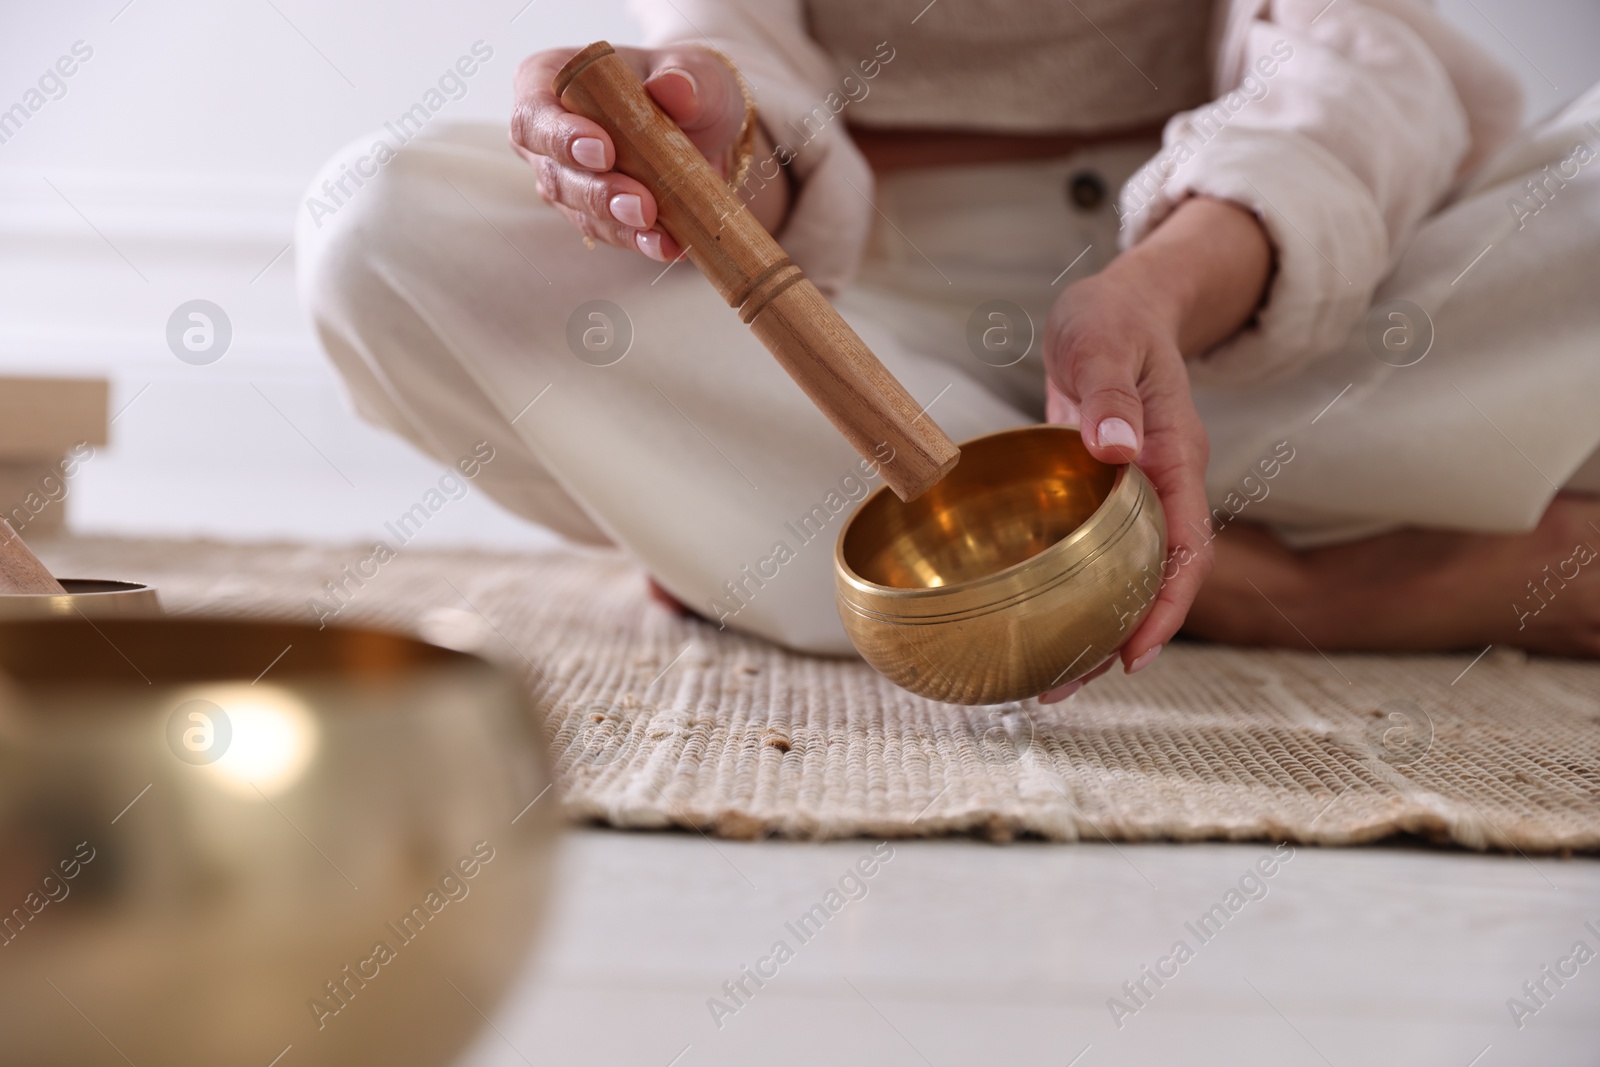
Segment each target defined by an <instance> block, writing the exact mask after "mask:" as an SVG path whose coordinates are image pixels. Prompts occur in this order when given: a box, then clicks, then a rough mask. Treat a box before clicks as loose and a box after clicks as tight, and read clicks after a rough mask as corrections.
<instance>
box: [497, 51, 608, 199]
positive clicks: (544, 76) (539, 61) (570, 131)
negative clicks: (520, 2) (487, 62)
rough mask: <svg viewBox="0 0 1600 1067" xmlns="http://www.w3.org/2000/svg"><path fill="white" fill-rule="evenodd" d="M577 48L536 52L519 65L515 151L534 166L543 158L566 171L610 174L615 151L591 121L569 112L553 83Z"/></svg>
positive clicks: (513, 116) (513, 134)
mask: <svg viewBox="0 0 1600 1067" xmlns="http://www.w3.org/2000/svg"><path fill="white" fill-rule="evenodd" d="M576 51H577V50H576V49H560V48H558V49H554V50H551V51H546V52H536V53H534V54H533V55H531V56H529V57H528V58H527V59H524V60H523V61H522V62H521V64H519V65H518V67H517V75H516V79H515V82H514V88H513V102H512V107H511V147H513V148H515V149H516V150H517V153H518V154H519V155H521V156H522V157H523V158H524V159H528V160H529V161H530V162H533V161H535V160H536V158H537V157H540V156H543V157H546V158H549V159H553V160H555V161H556V162H557V163H560V164H562V165H563V166H567V167H574V168H580V169H583V170H590V171H605V170H610V169H611V167H612V166H613V165H614V164H615V163H616V160H617V153H616V148H615V146H613V145H612V143H611V137H610V136H609V135H608V134H607V133H606V131H605V130H603V129H602V128H601V127H600V124H599V123H597V122H595V121H593V120H592V119H586V118H584V117H583V116H582V115H575V114H573V113H572V112H570V111H568V110H567V109H566V108H565V107H564V106H562V103H561V101H560V99H559V98H557V96H556V94H555V92H554V90H552V89H551V83H552V82H554V81H555V76H556V74H557V72H558V71H560V70H561V68H562V66H563V65H564V64H565V63H566V62H567V60H569V59H571V58H572V56H573V55H574V54H575V53H576Z"/></svg>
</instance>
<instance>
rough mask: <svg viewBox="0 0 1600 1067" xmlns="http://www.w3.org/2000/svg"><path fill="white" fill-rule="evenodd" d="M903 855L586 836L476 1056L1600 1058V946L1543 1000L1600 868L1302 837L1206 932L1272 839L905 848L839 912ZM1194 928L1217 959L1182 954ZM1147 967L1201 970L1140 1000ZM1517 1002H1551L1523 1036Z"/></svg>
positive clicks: (720, 1059) (1289, 1066) (1347, 1061)
mask: <svg viewBox="0 0 1600 1067" xmlns="http://www.w3.org/2000/svg"><path fill="white" fill-rule="evenodd" d="M876 844H877V843H876V842H873V841H846V842H835V843H829V844H823V845H812V844H790V843H776V842H765V843H760V844H736V843H731V842H725V841H712V840H708V839H706V838H703V837H701V836H699V835H697V834H693V833H672V834H629V833H616V832H610V831H603V830H583V831H577V832H574V833H572V834H570V835H569V837H568V839H567V841H566V843H565V845H564V848H563V855H562V861H561V869H560V874H559V881H560V889H559V891H558V899H557V904H556V906H555V909H554V911H553V913H552V914H551V916H550V917H549V921H548V923H547V925H546V928H545V935H544V938H543V941H542V944H541V945H540V946H539V948H538V950H537V951H536V952H535V953H533V955H532V956H531V957H530V963H529V969H528V971H527V973H526V974H525V975H524V978H523V980H522V983H521V985H520V986H519V988H517V989H516V990H515V991H514V992H513V993H512V994H511V996H510V997H509V998H508V999H507V1002H506V1003H505V1004H503V1005H502V1006H501V1008H500V1009H499V1010H498V1011H496V1012H495V1013H494V1019H495V1024H494V1028H493V1029H486V1030H485V1031H484V1033H483V1035H482V1037H481V1039H480V1041H479V1042H478V1044H477V1045H476V1046H475V1047H474V1049H473V1050H472V1051H471V1052H470V1053H469V1055H468V1056H467V1057H466V1058H465V1059H464V1060H463V1064H462V1067H518V1065H523V1064H538V1065H540V1067H543V1065H545V1064H582V1065H609V1064H629V1065H643V1067H668V1065H674V1067H695V1065H703V1064H762V1065H786V1064H829V1065H848V1064H873V1065H885V1067H888V1065H899V1064H906V1065H937V1067H948V1065H956V1064H1005V1065H1015V1067H1027V1065H1035V1064H1037V1065H1041V1067H1043V1065H1052V1067H1065V1065H1068V1064H1071V1065H1074V1067H1099V1065H1102V1064H1163V1065H1165V1064H1186V1065H1194V1067H1203V1065H1209V1064H1219V1065H1220V1064H1227V1065H1230V1067H1236V1065H1250V1064H1270V1065H1272V1067H1293V1065H1299V1064H1305V1065H1308V1067H1313V1065H1320V1067H1330V1065H1331V1067H1346V1065H1349V1067H1381V1065H1390V1064H1393V1065H1406V1067H1415V1065H1438V1067H1469V1065H1472V1067H1503V1065H1541V1067H1544V1065H1579V1064H1583V1065H1594V1064H1597V1063H1600V958H1597V959H1596V960H1595V961H1594V962H1590V963H1588V964H1587V965H1583V966H1578V969H1577V974H1576V976H1575V977H1571V978H1568V979H1565V980H1564V981H1565V984H1564V985H1563V986H1561V987H1559V988H1558V987H1557V986H1556V985H1555V983H1554V982H1552V981H1550V980H1549V979H1545V984H1546V988H1547V989H1548V990H1549V991H1550V994H1551V995H1550V996H1549V997H1547V998H1543V999H1544V1005H1543V1006H1542V1007H1540V1006H1539V1005H1538V1004H1537V1003H1536V1002H1534V1001H1532V1000H1531V999H1529V998H1528V997H1527V996H1526V994H1525V993H1524V992H1523V990H1522V984H1523V983H1524V982H1525V981H1528V980H1537V979H1539V978H1541V968H1542V967H1544V966H1545V965H1549V966H1551V967H1552V968H1555V967H1557V966H1558V961H1560V960H1561V959H1562V958H1564V957H1568V956H1569V955H1570V954H1571V953H1572V951H1573V947H1574V943H1575V942H1577V941H1580V940H1581V941H1584V942H1586V943H1587V945H1588V946H1589V948H1590V949H1592V950H1594V951H1595V952H1596V953H1600V936H1597V935H1596V933H1595V932H1594V931H1592V930H1590V929H1588V928H1586V927H1585V922H1589V923H1592V924H1593V925H1594V928H1595V929H1596V930H1600V864H1597V863H1595V862H1594V861H1592V860H1582V859H1575V860H1565V861H1563V860H1558V859H1549V858H1542V857H1541V858H1538V859H1535V860H1531V861H1530V860H1528V859H1526V858H1523V857H1520V856H1516V855H1511V856H1499V855H1495V856H1478V855H1470V854H1464V853H1459V852H1444V851H1425V850H1419V849H1409V848H1392V847H1389V848H1371V849H1353V850H1342V851H1341V850H1328V849H1312V848H1299V849H1295V850H1294V852H1293V855H1292V858H1290V859H1289V860H1288V861H1287V862H1284V863H1282V864H1281V865H1280V866H1278V867H1277V868H1276V870H1275V872H1274V873H1273V874H1272V876H1271V877H1270V878H1265V879H1261V880H1260V882H1256V881H1252V880H1247V881H1246V886H1245V888H1246V889H1247V890H1249V894H1250V896H1253V897H1255V898H1257V899H1253V900H1250V899H1247V898H1245V896H1244V895H1243V894H1241V896H1239V897H1236V898H1234V901H1233V902H1234V903H1235V905H1236V906H1237V911H1236V912H1235V913H1233V914H1232V915H1231V917H1230V918H1228V920H1227V921H1226V923H1225V925H1222V926H1221V929H1220V930H1213V929H1212V928H1210V927H1208V928H1206V930H1205V931H1202V932H1204V933H1206V934H1207V940H1206V941H1205V942H1204V943H1202V941H1201V939H1200V937H1199V936H1197V935H1196V933H1195V932H1194V931H1193V930H1191V929H1190V928H1189V927H1188V926H1186V925H1185V924H1186V923H1188V924H1197V921H1198V919H1199V917H1200V916H1201V915H1202V913H1204V912H1206V911H1207V910H1208V909H1209V908H1210V907H1211V906H1212V905H1213V904H1219V903H1221V904H1224V905H1226V904H1227V903H1229V901H1228V900H1227V893H1228V891H1229V890H1230V889H1232V888H1236V887H1237V885H1238V883H1239V881H1240V878H1241V876H1243V875H1245V874H1246V872H1248V871H1250V870H1251V869H1252V868H1253V867H1254V866H1255V865H1256V863H1257V861H1258V860H1261V859H1262V858H1264V857H1268V856H1271V855H1273V847H1272V846H1270V845H1265V844H1245V845H1209V844H1208V845H1117V846H1111V845H1108V844H1105V843H1103V842H1102V843H1097V844H1082V845H1075V846H1062V845H1045V844H1011V845H1004V846H994V845H987V844H980V843H974V842H965V841H959V842H958V841H945V842H902V843H894V844H893V846H892V847H893V856H892V859H890V860H888V861H887V862H886V863H883V864H881V865H880V866H879V867H878V868H877V869H876V871H875V873H874V874H873V876H872V877H871V878H870V879H865V880H863V884H864V886H865V889H866V892H865V895H862V894H861V890H860V889H859V888H857V887H856V884H855V883H847V885H846V887H845V888H846V889H848V890H851V894H852V895H854V896H856V897H858V898H859V899H854V900H848V899H846V898H845V896H844V894H841V896H840V897H839V898H836V899H835V900H834V901H828V900H827V899H826V898H825V894H826V893H827V892H828V890H829V889H830V888H836V887H837V886H838V883H839V880H840V879H841V877H842V876H844V875H845V874H846V873H847V872H848V871H850V870H851V869H852V867H853V866H854V865H855V864H856V863H857V861H858V860H860V859H861V858H863V857H868V856H871V855H872V852H873V848H874V846H875V845H876ZM1269 867H1270V865H1269ZM1262 887H1264V889H1265V895H1262ZM818 903H822V904H824V905H826V904H828V903H835V904H839V905H840V906H839V907H838V910H837V912H836V913H835V914H832V915H831V917H830V918H829V919H828V920H827V922H826V924H824V925H822V926H821V929H820V930H813V929H812V928H809V927H808V928H806V929H805V930H803V931H802V932H803V933H805V934H806V936H807V940H806V941H805V942H803V943H802V941H801V940H800V938H799V937H797V936H796V935H795V933H794V931H792V930H791V929H789V928H787V927H786V926H785V924H786V923H791V924H793V923H796V921H797V920H798V918H799V917H800V916H801V915H802V914H803V913H805V912H807V911H808V910H809V909H810V908H811V907H812V906H813V905H815V904H818ZM1180 939H1181V940H1184V941H1186V942H1187V943H1188V945H1189V946H1190V948H1191V949H1193V956H1192V958H1190V959H1188V960H1187V961H1186V962H1183V963H1181V964H1179V963H1177V962H1176V961H1173V962H1169V963H1159V961H1160V960H1161V959H1162V958H1163V957H1167V956H1168V954H1169V953H1170V952H1171V951H1172V950H1173V947H1174V943H1175V942H1177V941H1178V940H1180ZM779 940H782V941H785V942H786V943H787V944H788V945H789V946H790V948H791V949H793V950H794V955H793V958H792V959H788V960H787V961H785V962H783V963H781V964H780V963H777V962H776V961H774V962H769V963H764V964H760V967H761V969H762V970H764V971H765V972H766V973H767V974H772V973H773V971H774V970H776V974H775V976H773V977H771V978H769V979H765V980H764V985H762V986H761V987H759V988H758V987H757V986H756V985H755V983H754V982H753V981H752V980H750V979H748V978H745V979H744V982H745V988H746V989H747V990H749V991H751V995H749V996H745V995H744V994H741V995H740V996H741V1000H743V1004H742V1005H741V1004H737V1003H736V1002H735V1001H734V1000H733V999H732V998H730V997H729V996H727V995H726V993H725V992H724V991H723V983H724V982H728V981H737V980H739V979H740V978H741V977H743V975H742V973H741V969H742V968H744V967H746V966H749V967H752V968H755V967H757V965H758V963H759V962H760V961H761V960H762V959H763V958H766V957H769V953H771V952H772V951H773V948H774V943H775V942H777V941H779ZM1146 965H1149V966H1150V967H1152V968H1157V967H1158V966H1159V969H1160V970H1162V971H1165V972H1166V973H1168V974H1172V973H1173V972H1174V971H1176V974H1175V976H1174V977H1171V978H1167V979H1164V980H1163V981H1164V984H1163V985H1161V986H1159V987H1157V986H1156V984H1155V982H1154V981H1153V980H1152V979H1150V978H1144V985H1145V989H1146V990H1148V991H1149V995H1148V996H1146V995H1145V994H1144V993H1139V1001H1136V1000H1134V999H1133V998H1131V997H1129V996H1128V995H1127V994H1126V993H1125V992H1124V990H1123V988H1122V987H1123V983H1124V982H1128V981H1133V982H1137V981H1138V980H1139V979H1141V977H1143V975H1144V971H1143V968H1144V967H1145V966H1146ZM1573 966H1577V965H1576V964H1571V963H1569V964H1567V965H1566V967H1567V969H1568V970H1570V969H1571V968H1572V967H1573ZM1136 991H1137V989H1136ZM713 997H716V998H718V999H720V1000H721V1001H722V1002H723V1003H724V1004H725V1005H727V1007H728V1008H729V1009H733V1010H732V1013H731V1014H727V1013H721V1015H722V1017H721V1019H720V1022H721V1026H720V1027H719V1026H718V1025H717V1021H718V1020H714V1018H713V1013H712V1011H711V1010H710V1008H709V1007H708V1001H709V1000H710V999H711V998H713ZM1113 997H1116V998H1119V999H1120V1000H1122V1001H1123V1003H1124V1004H1125V1005H1126V1006H1127V1008H1128V1009H1129V1010H1130V1011H1131V1012H1132V1013H1131V1014H1128V1013H1126V1012H1124V1013H1120V1014H1121V1018H1120V1019H1114V1017H1113V1013H1112V1011H1111V1010H1110V1008H1109V1007H1108V1000H1110V998H1113ZM1511 997H1518V998H1521V999H1522V1000H1523V1001H1525V1002H1526V1003H1528V1004H1529V1006H1530V1007H1538V1011H1537V1012H1536V1013H1535V1014H1532V1015H1527V1016H1526V1017H1524V1018H1523V1019H1522V1024H1523V1025H1522V1026H1521V1028H1520V1029H1519V1027H1518V1026H1517V1024H1516V1022H1515V1021H1514V1020H1513V1017H1512V1014H1511V1011H1510V1010H1509V1009H1508V1006H1507V1000H1508V998H1511ZM1140 1001H1142V1004H1141V1003H1140ZM1119 1022H1120V1024H1121V1025H1120V1027H1119V1025H1118V1023H1119Z"/></svg>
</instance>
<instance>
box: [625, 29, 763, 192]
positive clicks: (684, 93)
mask: <svg viewBox="0 0 1600 1067" xmlns="http://www.w3.org/2000/svg"><path fill="white" fill-rule="evenodd" d="M645 65H646V66H647V67H648V69H646V70H643V71H641V72H640V76H641V77H643V78H644V86H645V89H646V90H647V91H649V93H650V95H651V96H652V97H653V98H654V99H655V101H656V103H658V104H660V105H661V110H663V111H665V112H666V113H667V115H668V117H670V118H671V119H672V121H673V122H676V123H677V124H678V126H679V128H680V129H682V130H683V132H684V133H686V134H688V135H689V140H690V141H693V142H694V145H695V147H696V148H698V149H700V151H701V153H702V154H704V155H705V157H706V158H707V159H708V160H709V161H710V162H711V164H712V165H713V166H714V167H716V168H717V170H718V172H719V173H720V172H722V171H724V170H725V169H726V167H727V156H728V146H729V145H731V144H732V143H733V140H734V138H735V137H737V136H738V134H739V129H740V127H741V126H742V125H743V124H744V96H743V94H742V93H740V92H739V83H738V81H737V80H736V79H735V78H734V76H733V73H732V72H731V71H730V70H729V69H728V67H727V65H726V64H725V63H723V62H722V60H720V59H718V58H717V57H716V56H714V55H712V54H711V53H710V52H708V51H707V50H706V49H704V48H697V47H688V48H672V49H664V50H661V51H656V52H652V53H648V59H647V61H646V64H645ZM723 177H727V175H726V174H724V175H723Z"/></svg>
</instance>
